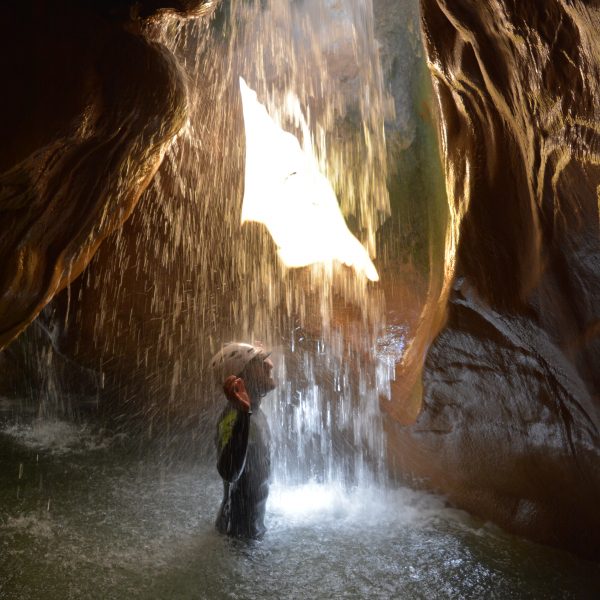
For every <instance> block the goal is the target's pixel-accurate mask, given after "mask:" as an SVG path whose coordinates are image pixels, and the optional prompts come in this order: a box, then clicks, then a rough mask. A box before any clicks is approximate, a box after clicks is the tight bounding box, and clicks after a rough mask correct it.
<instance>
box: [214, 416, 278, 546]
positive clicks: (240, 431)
mask: <svg viewBox="0 0 600 600" xmlns="http://www.w3.org/2000/svg"><path fill="white" fill-rule="evenodd" d="M270 445H271V434H270V431H269V425H268V423H267V419H266V417H265V415H264V413H263V412H262V411H261V410H260V408H257V409H254V410H253V413H252V414H251V415H248V414H247V413H243V412H241V411H239V410H236V409H235V408H233V407H227V408H226V409H225V410H224V411H223V412H222V414H221V416H220V418H219V423H218V425H217V469H218V471H219V474H220V475H221V477H222V478H223V502H222V504H221V509H220V510H219V515H218V517H217V523H216V525H217V529H218V530H219V531H220V532H221V533H225V534H227V535H231V536H239V537H248V538H260V537H262V535H263V534H264V532H265V524H264V517H265V506H266V503H267V496H268V495H269V477H270V474H271V455H270Z"/></svg>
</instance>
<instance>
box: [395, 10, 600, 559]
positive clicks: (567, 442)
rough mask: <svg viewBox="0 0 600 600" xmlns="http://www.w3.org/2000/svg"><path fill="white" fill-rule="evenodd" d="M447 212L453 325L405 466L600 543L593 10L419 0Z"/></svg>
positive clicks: (476, 500)
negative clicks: (435, 105) (445, 187)
mask: <svg viewBox="0 0 600 600" xmlns="http://www.w3.org/2000/svg"><path fill="white" fill-rule="evenodd" d="M421 7H422V25H423V31H424V38H425V46H426V52H427V56H428V61H429V65H430V69H431V73H432V78H433V82H434V89H435V94H436V98H437V101H438V108H439V130H440V142H441V152H442V160H443V162H444V167H445V172H446V186H447V193H448V198H449V208H450V223H449V227H448V239H447V253H446V267H447V275H448V276H449V279H448V281H450V280H451V278H453V279H452V280H453V282H454V283H453V289H451V287H450V286H448V293H449V305H448V319H447V323H446V325H445V327H444V329H443V330H442V332H441V333H440V334H439V336H438V337H437V339H436V340H435V342H434V343H433V345H432V346H431V348H430V350H429V353H428V356H427V360H426V364H425V372H424V392H423V406H422V410H421V413H420V415H419V417H418V419H417V421H416V423H415V424H414V425H413V426H412V427H411V428H405V429H404V430H403V432H402V433H401V434H400V438H399V442H398V443H399V447H398V449H397V450H398V454H397V455H398V456H399V457H400V458H399V460H400V461H401V462H402V463H403V465H404V468H405V469H407V470H408V471H411V472H412V473H413V474H414V475H416V476H418V477H420V478H423V477H424V478H426V479H428V480H429V482H430V485H433V486H434V487H437V488H438V489H441V490H443V491H445V492H446V493H447V494H448V495H449V497H450V499H451V500H452V501H454V502H456V503H457V504H459V505H461V506H464V507H466V508H468V509H470V510H472V511H473V512H475V513H477V514H479V515H481V516H482V517H484V518H486V519H492V520H494V521H496V522H499V523H500V524H502V525H503V526H505V527H507V528H509V529H511V530H513V531H517V532H519V533H521V534H523V535H527V536H529V537H532V538H534V539H537V540H540V541H543V542H546V543H551V544H556V545H560V546H563V547H567V548H570V549H573V550H576V551H578V552H581V553H583V554H586V555H590V556H598V555H600V513H599V512H598V508H597V507H598V506H599V505H600V435H599V431H598V430H599V425H600V395H599V390H600V338H599V337H598V333H599V328H598V322H599V319H600V235H599V214H598V211H599V207H598V193H599V185H600V152H599V151H600V104H599V103H598V97H599V94H600V89H599V88H600V37H599V36H598V31H599V30H600V7H599V5H598V4H597V3H593V2H579V1H575V0H572V1H566V0H565V1H559V0H549V1H548V2H544V3H539V2H536V1H534V0H526V1H525V0H523V1H519V2H514V1H509V0H485V1H482V2H476V3H475V2H467V1H466V0H453V1H452V2H445V1H443V0H422V1H421Z"/></svg>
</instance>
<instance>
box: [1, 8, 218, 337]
mask: <svg viewBox="0 0 600 600" xmlns="http://www.w3.org/2000/svg"><path fill="white" fill-rule="evenodd" d="M208 4H211V3H208ZM208 8H210V7H209V6H208V5H207V3H206V2H203V1H194V2H191V1H187V2H183V1H180V2H171V3H169V2H164V3H163V2H156V1H152V2H141V3H140V2H138V3H134V2H127V1H125V0H112V1H107V2H95V1H93V0H89V1H87V2H75V1H69V0H64V1H61V2H26V1H24V2H17V1H14V2H8V3H5V4H4V5H3V7H2V9H1V10H2V15H3V23H6V24H7V27H5V31H4V33H3V36H2V42H1V44H2V52H1V55H2V59H1V60H2V63H1V64H2V73H3V79H4V81H6V82H9V85H8V87H6V88H5V89H4V93H3V94H2V95H1V97H0V111H1V114H2V119H1V123H0V132H1V133H0V135H1V139H2V147H1V148H0V227H1V236H0V263H1V264H2V271H1V273H0V348H1V347H3V346H5V345H6V344H7V343H8V342H10V341H11V340H12V339H14V338H15V337H16V336H17V335H18V334H19V332H20V331H22V330H23V328H24V327H26V326H27V325H28V324H29V323H30V322H31V321H32V320H33V319H34V318H35V317H36V316H37V314H38V313H39V312H40V310H41V309H42V308H43V307H44V305H45V304H46V303H47V302H48V301H49V300H50V299H51V298H52V297H53V296H54V295H55V294H56V293H57V292H58V291H60V290H61V289H62V288H64V287H65V286H66V285H67V284H68V283H69V282H70V281H72V280H73V279H74V278H76V277H77V276H78V275H79V274H80V273H81V271H82V270H83V269H84V268H85V266H86V265H87V264H88V262H89V261H90V259H91V258H92V256H93V255H94V253H95V252H96V250H97V248H98V246H99V245H100V243H101V242H102V240H103V239H104V238H105V237H106V236H107V235H109V234H110V233H111V232H112V231H113V230H115V229H116V228H118V227H119V226H120V225H121V224H122V223H123V222H124V220H125V219H126V218H127V217H128V216H129V214H130V213H131V211H132V210H133V208H134V206H135V205H136V203H137V200H138V198H139V197H140V194H141V193H142V192H143V190H144V189H145V188H146V186H147V185H148V183H149V181H150V179H151V178H152V176H153V175H154V173H155V171H156V169H157V168H158V166H159V164H160V162H161V160H162V156H163V153H164V150H165V148H166V146H167V145H168V143H169V142H170V141H171V140H172V139H173V137H174V135H175V134H176V133H177V132H178V131H179V130H180V128H181V127H182V125H183V123H184V121H185V117H186V102H187V100H186V93H185V83H184V79H183V76H182V75H181V73H180V69H179V68H178V66H177V64H176V62H175V61H174V59H173V58H172V56H171V55H170V53H169V52H167V51H166V49H165V48H163V47H162V46H160V45H158V44H155V43H149V42H148V41H146V39H145V38H144V37H143V35H142V34H141V26H142V21H141V18H142V17H151V16H153V15H158V14H160V13H165V12H167V13H168V12H175V13H178V14H181V15H184V14H188V13H189V14H200V13H202V12H205V11H206V10H208Z"/></svg>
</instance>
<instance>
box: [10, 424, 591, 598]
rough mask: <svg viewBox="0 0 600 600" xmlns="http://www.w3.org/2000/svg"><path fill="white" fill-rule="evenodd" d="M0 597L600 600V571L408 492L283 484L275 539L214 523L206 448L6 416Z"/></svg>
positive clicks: (273, 512)
mask: <svg viewBox="0 0 600 600" xmlns="http://www.w3.org/2000/svg"><path fill="white" fill-rule="evenodd" d="M0 429H1V433H0V463H1V464H0V598H2V599H3V600H4V599H17V598H18V599H33V598H44V599H49V600H50V599H61V600H62V599H67V598H102V599H110V598H115V599H120V598H124V599H131V598H148V599H155V598H156V599H162V598H169V599H171V598H181V599H195V598H198V599H213V598H214V599H220V598H223V599H226V598H227V599H229V598H231V599H233V598H236V599H254V598H256V599H258V598H268V599H269V598H273V599H275V598H276V599H288V598H349V599H350V598H357V599H358V598H361V599H362V598H382V599H386V600H387V599H390V598H427V599H431V598H434V599H437V598H499V599H510V598H515V599H516V598H519V599H521V598H532V599H539V598H594V597H598V595H597V592H598V590H600V566H599V565H597V564H595V563H591V562H587V561H583V560H580V559H577V558H575V557H573V556H571V555H569V554H566V553H563V552H560V551H557V550H553V549H550V548H546V547H543V546H539V545H536V544H533V543H530V542H527V541H525V540H522V539H519V538H516V537H513V536H510V535H508V534H506V533H503V532H502V531H500V530H498V529H497V528H494V527H492V526H490V525H488V524H485V523H482V522H479V521H477V520H475V519H473V518H470V517H469V516H468V515H466V514H465V513H463V512H461V511H457V510H454V509H452V508H449V507H448V506H447V505H446V503H445V502H444V500H443V498H440V497H437V496H433V495H429V494H425V493H422V492H417V491H414V490H411V489H408V488H398V489H394V490H380V489H355V490H350V491H345V490H342V489H341V488H336V487H335V486H333V487H332V486H329V487H323V486H319V485H317V484H306V485H304V486H299V487H296V488H282V487H278V486H277V485H276V484H274V485H273V486H272V489H271V495H270V500H269V507H268V518H267V525H268V529H269V530H268V533H267V535H266V536H265V538H264V539H263V540H262V541H258V542H256V541H255V542H244V541H240V540H230V539H227V538H224V537H222V536H220V535H218V534H217V533H216V532H215V530H214V527H213V523H214V518H215V515H216V511H217V508H218V504H219V501H220V496H221V484H220V481H219V479H218V476H217V474H216V471H215V469H214V466H213V465H212V464H206V462H207V461H206V460H202V458H201V456H200V455H199V454H198V453H197V452H196V451H190V455H189V456H187V457H185V458H181V457H179V458H177V459H174V458H173V456H172V455H171V458H169V460H167V459H166V458H165V453H163V452H161V451H160V450H159V449H157V448H155V447H154V448H148V447H143V446H140V444H139V443H138V442H137V441H135V442H134V441H133V440H131V439H129V438H127V437H126V436H109V435H107V434H101V433H98V432H93V431H92V430H91V429H90V428H89V427H87V426H85V425H73V424H69V423H65V422H52V421H49V422H39V423H30V424H29V425H16V424H14V423H12V424H11V423H6V422H5V423H4V424H3V425H2V426H1V427H0Z"/></svg>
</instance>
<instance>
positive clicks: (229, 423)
mask: <svg viewBox="0 0 600 600" xmlns="http://www.w3.org/2000/svg"><path fill="white" fill-rule="evenodd" d="M236 417H237V411H235V410H231V411H229V412H228V413H227V414H226V415H225V416H224V417H223V418H222V419H221V421H220V422H219V450H223V448H225V446H227V444H228V443H229V441H230V440H231V436H232V435H233V426H234V425H235V419H236Z"/></svg>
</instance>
